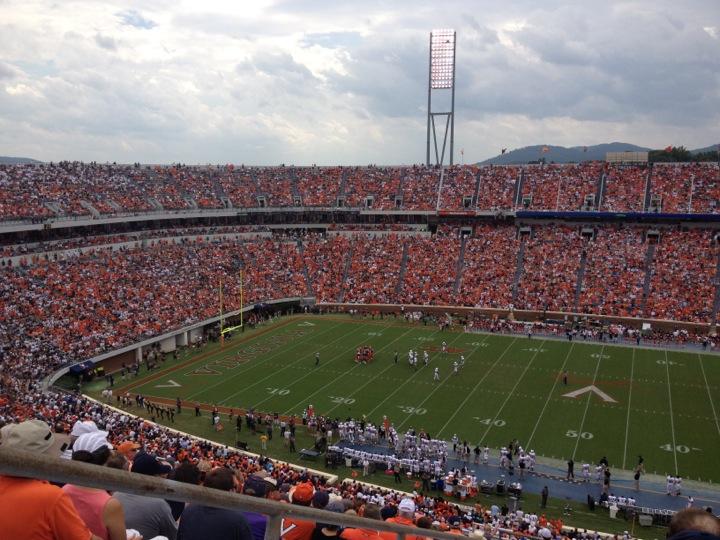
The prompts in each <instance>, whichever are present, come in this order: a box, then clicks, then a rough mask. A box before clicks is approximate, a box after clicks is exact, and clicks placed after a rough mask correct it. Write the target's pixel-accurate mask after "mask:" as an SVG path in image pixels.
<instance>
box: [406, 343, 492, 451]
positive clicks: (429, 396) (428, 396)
mask: <svg viewBox="0 0 720 540" xmlns="http://www.w3.org/2000/svg"><path fill="white" fill-rule="evenodd" d="M486 340H487V337H486V338H485V339H484V340H482V341H481V342H480V343H485V341H486ZM480 347H481V345H478V346H476V347H475V348H474V349H473V351H472V352H471V353H470V354H468V358H470V356H471V355H473V354H475V352H476V351H477V350H478V349H479V348H480ZM453 376H454V375H453V372H452V371H450V374H449V375H448V376H447V377H445V378H444V379H443V380H442V381H440V384H438V385H437V386H436V387H435V388H433V390H432V392H430V393H429V394H428V395H427V396H425V399H423V400H422V401H421V402H420V404H419V405H417V406H416V407H415V409H419V408H421V407H422V406H423V405H425V403H426V402H427V400H428V399H430V398H431V397H432V396H433V394H434V393H435V392H437V391H438V390H440V388H441V387H442V386H443V385H444V384H445V383H446V382H447V381H448V380H450V378H452V377H453ZM412 416H413V414H412V413H411V414H408V415H407V416H406V417H405V420H403V421H402V422H400V424H399V425H398V427H397V429H398V430H399V429H400V428H401V427H403V426H404V425H405V422H407V421H408V420H410V418H411V417H412ZM439 435H440V433H439V432H438V434H437V435H436V436H435V437H439Z"/></svg>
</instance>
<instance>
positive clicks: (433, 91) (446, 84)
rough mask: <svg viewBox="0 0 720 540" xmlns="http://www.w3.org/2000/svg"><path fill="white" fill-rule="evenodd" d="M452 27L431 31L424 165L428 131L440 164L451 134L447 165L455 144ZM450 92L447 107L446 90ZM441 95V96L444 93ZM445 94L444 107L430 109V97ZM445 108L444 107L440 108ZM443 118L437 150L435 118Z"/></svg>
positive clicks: (428, 148)
mask: <svg viewBox="0 0 720 540" xmlns="http://www.w3.org/2000/svg"><path fill="white" fill-rule="evenodd" d="M456 36H457V34H456V32H455V30H447V29H446V30H433V31H432V32H430V61H429V74H428V116H427V148H426V164H427V165H430V134H431V131H432V142H433V146H434V149H435V163H434V164H436V165H442V164H443V161H444V160H445V148H446V146H447V142H448V132H449V135H450V152H449V158H450V165H452V164H453V146H454V143H455V41H456V39H455V38H456ZM448 90H449V91H450V103H449V110H448V104H447V91H448ZM443 94H444V95H443ZM435 96H437V97H439V98H441V97H444V98H445V99H444V103H443V104H444V107H442V108H441V111H440V112H436V111H434V110H433V97H435ZM443 109H444V110H443ZM436 117H440V125H442V117H444V119H445V130H444V133H443V135H442V148H441V149H440V150H438V133H437V131H438V130H437V127H436V122H435V118H436Z"/></svg>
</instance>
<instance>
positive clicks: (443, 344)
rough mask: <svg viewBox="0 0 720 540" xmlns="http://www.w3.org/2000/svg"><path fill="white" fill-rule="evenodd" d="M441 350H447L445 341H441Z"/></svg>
mask: <svg viewBox="0 0 720 540" xmlns="http://www.w3.org/2000/svg"><path fill="white" fill-rule="evenodd" d="M442 352H447V343H446V342H445V341H443V342H442Z"/></svg>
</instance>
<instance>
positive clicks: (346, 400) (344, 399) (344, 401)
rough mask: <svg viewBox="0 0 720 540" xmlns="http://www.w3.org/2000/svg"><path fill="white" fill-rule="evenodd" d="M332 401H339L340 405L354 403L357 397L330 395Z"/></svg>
mask: <svg viewBox="0 0 720 540" xmlns="http://www.w3.org/2000/svg"><path fill="white" fill-rule="evenodd" d="M328 397H329V398H330V401H332V402H333V403H337V404H338V405H352V404H353V403H355V398H351V397H342V396H328Z"/></svg>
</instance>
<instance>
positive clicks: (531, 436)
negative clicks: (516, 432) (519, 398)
mask: <svg viewBox="0 0 720 540" xmlns="http://www.w3.org/2000/svg"><path fill="white" fill-rule="evenodd" d="M574 346H575V342H574V341H573V342H572V343H571V344H570V349H568V352H567V354H566V355H565V360H564V361H563V363H562V366H560V372H559V373H558V374H557V377H555V382H554V383H553V386H552V388H551V389H550V393H548V396H547V399H546V400H545V405H543V408H542V410H541V411H540V415H539V416H538V419H537V422H535V427H534V428H533V430H532V433H531V434H530V438H529V439H528V440H527V443H526V444H525V448H530V447H531V446H530V443H531V442H532V440H533V437H535V432H537V428H538V426H540V420H542V417H543V414H545V409H547V406H548V403H550V400H551V399H552V396H553V394H554V393H555V387H557V383H558V381H559V380H560V378H561V377H562V372H563V371H565V365H566V364H567V361H568V358H570V353H571V352H572V350H573V347H574Z"/></svg>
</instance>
